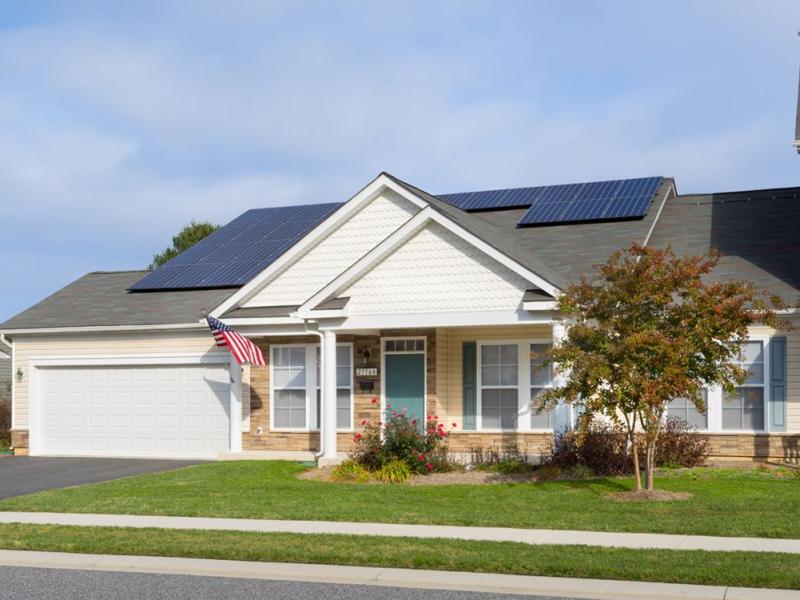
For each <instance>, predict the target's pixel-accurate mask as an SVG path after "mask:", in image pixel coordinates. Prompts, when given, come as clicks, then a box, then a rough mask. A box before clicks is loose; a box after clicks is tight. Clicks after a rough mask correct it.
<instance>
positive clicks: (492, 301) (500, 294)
mask: <svg viewBox="0 0 800 600" xmlns="http://www.w3.org/2000/svg"><path fill="white" fill-rule="evenodd" d="M529 287H531V284H530V283H529V282H527V281H526V280H525V279H523V278H522V277H520V276H519V275H517V274H516V273H514V272H513V271H511V270H510V269H508V268H507V267H505V266H503V265H501V264H500V263H498V262H497V261H495V260H494V259H493V258H490V257H489V256H487V255H486V254H484V253H483V252H481V251H480V250H478V249H477V248H475V247H474V246H473V245H471V244H470V243H468V242H466V241H464V240H463V239H461V238H460V237H458V236H457V235H455V234H454V233H452V232H450V231H448V230H447V229H445V228H444V227H442V226H441V225H439V224H438V223H431V224H429V225H427V226H426V227H425V228H423V229H422V230H421V231H419V232H418V233H417V234H415V235H414V236H413V237H412V238H411V239H409V240H408V241H407V242H406V243H405V244H403V245H402V246H400V247H399V248H398V249H397V250H395V251H394V252H393V253H392V254H390V255H389V256H387V257H386V258H384V259H383V260H382V261H381V262H380V263H378V264H377V265H376V266H375V267H373V268H372V269H371V270H370V271H368V272H367V273H366V274H365V275H364V276H363V277H362V278H361V279H359V280H358V281H357V282H356V283H354V284H353V285H352V286H350V288H349V289H348V290H346V291H344V292H342V293H341V294H340V295H341V296H349V297H350V302H349V303H348V306H347V310H348V314H350V315H365V314H393V313H427V312H453V311H482V310H513V309H516V308H519V307H520V305H521V302H522V296H523V294H524V292H525V289H527V288H529Z"/></svg>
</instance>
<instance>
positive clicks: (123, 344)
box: [14, 330, 219, 430]
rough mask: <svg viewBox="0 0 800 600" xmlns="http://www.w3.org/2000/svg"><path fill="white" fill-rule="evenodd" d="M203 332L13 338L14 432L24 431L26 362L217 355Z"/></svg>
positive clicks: (211, 340) (27, 398) (27, 400)
mask: <svg viewBox="0 0 800 600" xmlns="http://www.w3.org/2000/svg"><path fill="white" fill-rule="evenodd" d="M218 351H219V350H218V349H217V348H216V346H214V343H213V338H212V337H211V336H210V335H209V334H208V332H207V331H205V330H203V331H197V332H187V331H183V332H166V331H161V332H149V333H144V332H143V333H102V334H101V333H97V334H70V335H67V334H61V335H31V336H17V337H15V338H14V354H15V363H16V366H17V367H18V368H20V369H22V371H23V377H22V379H21V380H18V381H16V382H15V384H14V429H17V430H24V429H27V428H28V415H29V393H28V392H29V384H30V361H31V359H33V358H42V357H55V356H59V357H62V356H63V357H67V356H69V357H82V356H94V357H99V356H103V357H122V356H158V355H159V354H166V355H168V354H172V355H175V354H204V353H206V352H218Z"/></svg>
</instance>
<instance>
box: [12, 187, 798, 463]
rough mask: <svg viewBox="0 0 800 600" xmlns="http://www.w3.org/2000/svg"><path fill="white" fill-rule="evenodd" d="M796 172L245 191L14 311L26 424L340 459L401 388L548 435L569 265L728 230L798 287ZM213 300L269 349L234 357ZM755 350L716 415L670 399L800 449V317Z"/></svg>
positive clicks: (32, 441) (465, 442)
mask: <svg viewBox="0 0 800 600" xmlns="http://www.w3.org/2000/svg"><path fill="white" fill-rule="evenodd" d="M799 194H800V188H791V189H774V190H759V191H752V192H735V193H725V194H704V195H688V196H686V195H680V196H679V195H676V188H675V182H674V181H673V180H672V179H670V178H660V177H659V178H645V179H639V180H623V181H617V182H604V183H603V182H601V183H595V184H576V185H567V186H548V187H543V188H525V189H513V190H501V191H492V192H475V193H464V194H451V195H444V196H439V197H436V196H432V195H430V194H428V193H426V192H424V191H422V190H420V189H418V188H416V187H414V186H412V185H409V184H407V183H405V182H403V181H400V180H399V179H396V178H395V177H392V176H391V175H388V174H385V173H382V174H380V175H379V176H378V177H376V178H375V179H374V180H373V181H371V182H369V183H368V184H367V185H366V186H365V187H364V188H363V189H362V190H361V191H359V192H358V193H357V194H356V195H355V196H353V197H352V198H351V199H350V200H348V201H347V202H345V203H343V204H324V205H312V206H295V207H284V208H268V209H259V210H251V211H248V212H246V213H244V214H243V215H241V216H240V217H238V218H237V219H235V220H234V221H232V222H231V223H229V224H228V225H227V226H225V227H223V228H222V229H221V230H219V231H217V232H216V233H214V234H213V235H211V236H209V237H208V238H206V239H205V240H203V241H202V242H200V243H198V244H197V245H196V246H194V247H193V248H191V249H189V250H187V251H186V252H184V253H183V254H181V255H179V256H178V257H176V258H174V259H172V260H171V261H169V262H168V263H166V264H165V265H164V266H162V267H160V268H159V269H156V270H155V271H153V272H148V271H131V272H113V273H107V272H97V273H90V274H88V275H86V276H84V277H82V278H80V279H79V280H77V281H75V282H74V283H72V284H70V285H68V286H67V287H65V288H64V289H62V290H60V291H58V292H56V293H55V294H53V295H52V296H50V297H49V298H46V299H45V300H43V301H42V302H40V303H39V304H36V305H35V306H33V307H31V308H29V309H28V310H26V311H24V312H22V313H21V314H19V315H17V316H16V317H14V318H12V319H10V320H9V321H7V322H6V323H4V324H3V325H2V326H0V331H1V332H2V333H4V334H5V335H6V337H7V338H9V339H11V340H12V341H13V343H14V356H15V365H16V367H17V368H19V369H20V370H21V374H20V375H19V377H18V379H17V380H16V382H15V397H14V424H13V432H12V435H13V445H14V447H15V449H16V451H17V452H19V453H26V452H30V453H31V454H36V455H80V456H152V457H175V456H178V457H210V458H213V457H217V456H219V455H221V454H225V453H228V454H233V455H237V453H240V452H245V453H248V452H249V453H252V454H253V455H255V453H256V452H258V453H259V454H258V455H259V456H264V457H287V458H289V457H292V458H295V457H296V458H310V457H311V456H312V453H314V452H317V451H318V450H320V445H321V446H322V447H321V450H322V459H323V461H328V460H334V459H335V458H336V457H337V455H338V456H340V455H341V453H343V452H346V451H347V450H348V448H349V446H350V444H351V441H352V438H353V434H354V432H355V431H357V430H359V429H360V427H361V423H362V421H363V420H365V419H369V420H377V419H379V418H380V411H381V408H382V407H383V406H385V405H386V404H387V403H391V405H392V406H393V407H394V408H395V409H406V410H407V411H408V412H409V413H410V414H411V415H415V416H418V417H420V418H424V417H425V416H426V415H437V416H438V417H439V418H440V419H443V420H445V422H447V423H450V422H453V423H455V424H456V432H455V433H454V434H453V435H452V437H451V438H450V447H451V449H453V450H455V451H464V452H466V451H468V450H469V449H471V448H473V447H477V446H481V447H484V448H485V447H487V446H508V445H516V446H517V447H518V448H519V449H521V450H523V449H524V450H526V451H528V452H530V453H536V452H537V451H538V449H539V448H540V446H541V444H542V443H543V442H545V441H546V440H547V439H548V438H549V437H550V436H552V433H553V431H554V430H560V429H564V428H567V427H569V426H571V424H572V423H573V420H574V416H575V415H574V409H573V408H572V407H570V406H559V407H557V408H556V409H555V410H553V411H552V412H549V413H545V414H536V413H534V412H532V410H531V402H530V400H531V397H533V396H535V395H536V394H538V393H540V392H541V391H542V390H543V389H546V388H547V387H549V386H551V385H553V384H554V380H553V377H552V375H551V373H550V372H549V370H547V369H542V368H540V367H539V366H538V365H537V364H536V362H535V361H534V360H532V359H531V351H532V350H534V351H537V350H540V349H542V348H543V347H545V346H547V345H548V344H551V343H552V342H553V341H556V340H558V339H560V338H561V337H562V336H563V335H564V333H565V331H564V327H563V325H561V324H560V323H558V322H557V321H556V320H554V317H555V316H556V315H555V314H554V312H553V308H554V298H555V296H556V295H557V294H558V293H559V291H560V290H562V289H564V287H565V286H566V285H567V283H568V282H569V281H570V280H575V279H576V278H577V277H579V276H581V275H585V274H589V273H591V272H592V265H593V264H595V263H599V262H603V261H605V260H606V258H607V257H608V256H609V255H610V254H611V253H612V252H613V251H615V250H617V249H620V248H624V247H627V246H629V245H630V244H631V243H632V242H639V243H641V244H648V245H652V246H666V245H668V244H672V246H673V247H674V248H675V249H676V250H677V251H679V252H681V253H692V254H694V253H707V252H708V251H709V250H710V249H711V248H717V249H719V250H720V251H721V252H722V254H723V258H722V260H721V262H720V265H719V268H718V269H717V271H716V273H715V276H716V277H719V278H723V279H724V278H743V279H747V280H750V281H753V282H755V283H756V284H757V285H758V286H760V287H762V288H765V289H767V290H769V291H770V292H772V293H776V294H781V295H782V296H783V297H784V299H785V300H786V301H787V302H789V303H791V304H792V305H793V306H794V305H796V304H797V302H798V299H800V261H798V231H800V227H798V225H799V224H800V217H798V210H797V203H798V195H799ZM206 313H208V314H212V315H214V316H218V317H219V318H221V319H222V320H224V322H226V323H227V324H229V325H231V326H233V327H236V328H237V329H238V330H239V331H240V332H242V333H243V334H245V335H247V336H249V337H250V338H251V339H252V340H254V341H255V342H256V343H257V344H259V345H260V346H261V347H262V348H263V350H264V352H265V356H267V357H268V361H269V365H268V366H267V367H258V368H256V367H253V368H249V367H248V368H245V369H240V368H238V366H236V365H235V363H232V362H231V357H230V354H229V353H228V352H227V351H223V350H222V349H219V348H217V347H215V346H214V344H213V341H212V337H211V335H210V334H209V331H208V329H207V327H206V325H205V322H204V319H203V315H204V314H206ZM789 318H790V319H792V320H793V321H795V322H796V321H797V318H796V315H795V313H794V312H791V313H790V314H789ZM320 363H322V364H321V368H320ZM746 366H747V367H748V368H749V369H751V370H752V372H753V376H752V377H750V379H749V380H748V381H747V383H746V384H744V385H743V386H742V387H740V388H739V389H738V390H737V391H736V393H734V394H731V395H724V394H723V393H722V392H721V390H720V389H718V388H710V389H708V390H707V399H708V406H709V410H708V415H707V416H704V415H700V414H698V413H697V412H696V411H695V410H694V409H693V408H692V407H691V406H686V405H685V404H681V403H680V402H676V403H674V405H673V406H672V407H671V409H670V412H671V413H673V414H677V415H680V416H682V417H684V418H686V419H688V420H689V421H690V422H692V423H693V424H696V425H697V426H699V427H700V428H702V429H703V430H705V431H707V432H708V433H709V435H710V438H711V440H712V448H713V452H714V454H715V455H716V456H720V457H732V458H746V459H750V458H753V457H761V458H764V457H767V456H770V457H775V458H787V459H793V460H797V457H798V439H800V330H797V329H795V330H794V331H791V332H789V333H781V334H776V332H774V331H772V330H769V329H767V328H754V329H753V330H752V335H751V340H750V342H749V343H748V346H747V353H746ZM321 379H322V380H325V382H326V384H325V385H321V381H320V380H321ZM320 429H321V430H322V432H323V433H322V442H321V443H320ZM337 432H338V433H337Z"/></svg>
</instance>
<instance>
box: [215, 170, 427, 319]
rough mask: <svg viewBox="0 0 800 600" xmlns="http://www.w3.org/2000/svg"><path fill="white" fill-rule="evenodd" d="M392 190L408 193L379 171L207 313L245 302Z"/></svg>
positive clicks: (421, 204) (417, 201)
mask: <svg viewBox="0 0 800 600" xmlns="http://www.w3.org/2000/svg"><path fill="white" fill-rule="evenodd" d="M386 188H389V189H392V190H394V191H396V192H398V193H401V195H403V196H406V197H407V196H408V194H407V193H406V194H402V192H400V191H399V189H398V188H399V186H397V185H396V184H395V183H394V182H393V181H392V180H391V179H390V178H389V177H387V176H386V175H385V174H384V173H380V174H379V175H378V176H377V177H375V179H373V180H372V181H370V182H369V183H368V184H367V185H366V186H364V187H363V188H362V189H361V190H360V191H359V192H357V193H356V194H355V195H354V196H353V197H352V198H350V199H349V200H348V201H347V202H345V204H344V205H343V206H341V207H340V208H339V209H338V210H336V211H334V212H333V214H332V215H331V216H329V217H328V218H327V219H325V220H324V221H323V222H322V223H320V224H319V225H317V226H316V227H315V228H314V229H312V230H311V231H309V232H308V233H307V234H306V235H305V237H303V238H302V239H301V240H300V241H299V242H297V243H296V244H295V245H294V246H292V247H291V248H289V250H287V251H286V252H285V253H284V254H283V255H282V256H280V257H279V258H278V260H276V261H275V262H274V263H272V264H271V265H269V266H268V267H267V268H266V269H264V270H263V271H261V273H259V274H258V275H256V276H255V277H254V278H253V279H251V280H250V281H248V282H247V283H246V284H245V285H244V286H242V287H241V288H240V289H239V290H238V291H237V292H236V293H235V294H233V295H232V296H230V297H228V298H227V299H226V300H225V301H224V302H223V303H222V304H220V305H219V306H217V307H216V308H215V309H213V310H212V311H210V313H209V314H211V316H213V317H217V318H219V317H220V316H221V315H222V314H224V313H226V312H227V311H229V310H231V308H233V307H234V306H237V305H239V304H241V303H243V302H246V301H247V300H248V299H249V298H251V297H252V296H253V295H255V293H256V292H257V291H258V290H260V289H261V287H263V286H264V284H266V283H267V282H269V281H270V279H272V278H274V277H275V276H276V275H278V274H279V273H281V272H282V271H283V270H284V269H285V268H286V267H288V266H289V265H290V264H291V263H292V262H294V261H295V260H296V259H297V258H298V257H299V256H300V255H302V254H303V252H305V251H306V250H307V249H309V248H310V247H312V246H313V245H315V244H316V243H318V242H319V241H321V240H322V239H323V238H324V237H325V236H327V235H328V234H329V233H331V232H332V231H334V230H335V229H336V228H337V227H339V226H340V225H341V224H342V223H344V222H345V221H346V220H347V219H349V218H350V217H351V216H352V215H353V214H354V213H356V212H357V211H358V210H360V209H361V208H362V207H363V206H365V205H366V204H367V203H369V202H370V201H371V200H373V199H374V198H375V197H377V196H378V195H380V193H381V192H382V191H383V190H384V189H386ZM409 200H411V201H412V202H413V203H414V204H416V205H417V206H418V207H419V208H425V207H426V206H427V203H426V202H424V201H422V200H420V199H418V198H417V199H412V198H409Z"/></svg>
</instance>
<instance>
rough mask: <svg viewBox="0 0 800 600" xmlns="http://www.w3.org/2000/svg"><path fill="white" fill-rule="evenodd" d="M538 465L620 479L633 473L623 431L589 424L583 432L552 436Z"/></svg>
mask: <svg viewBox="0 0 800 600" xmlns="http://www.w3.org/2000/svg"><path fill="white" fill-rule="evenodd" d="M542 463H543V464H545V465H553V466H557V467H561V468H562V469H568V468H570V467H576V466H577V465H583V466H585V467H587V468H588V469H589V470H590V471H591V472H592V473H593V474H597V475H623V474H626V473H629V472H630V471H632V469H633V465H632V464H631V459H630V457H629V456H628V450H627V437H626V435H625V430H624V429H622V427H619V426H618V425H613V424H609V423H605V422H601V421H592V422H591V423H590V424H589V425H588V427H587V428H586V430H585V431H580V432H579V431H565V432H564V433H558V434H556V435H554V436H553V437H552V438H551V439H550V440H548V442H547V443H546V444H545V447H544V448H543V449H542Z"/></svg>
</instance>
